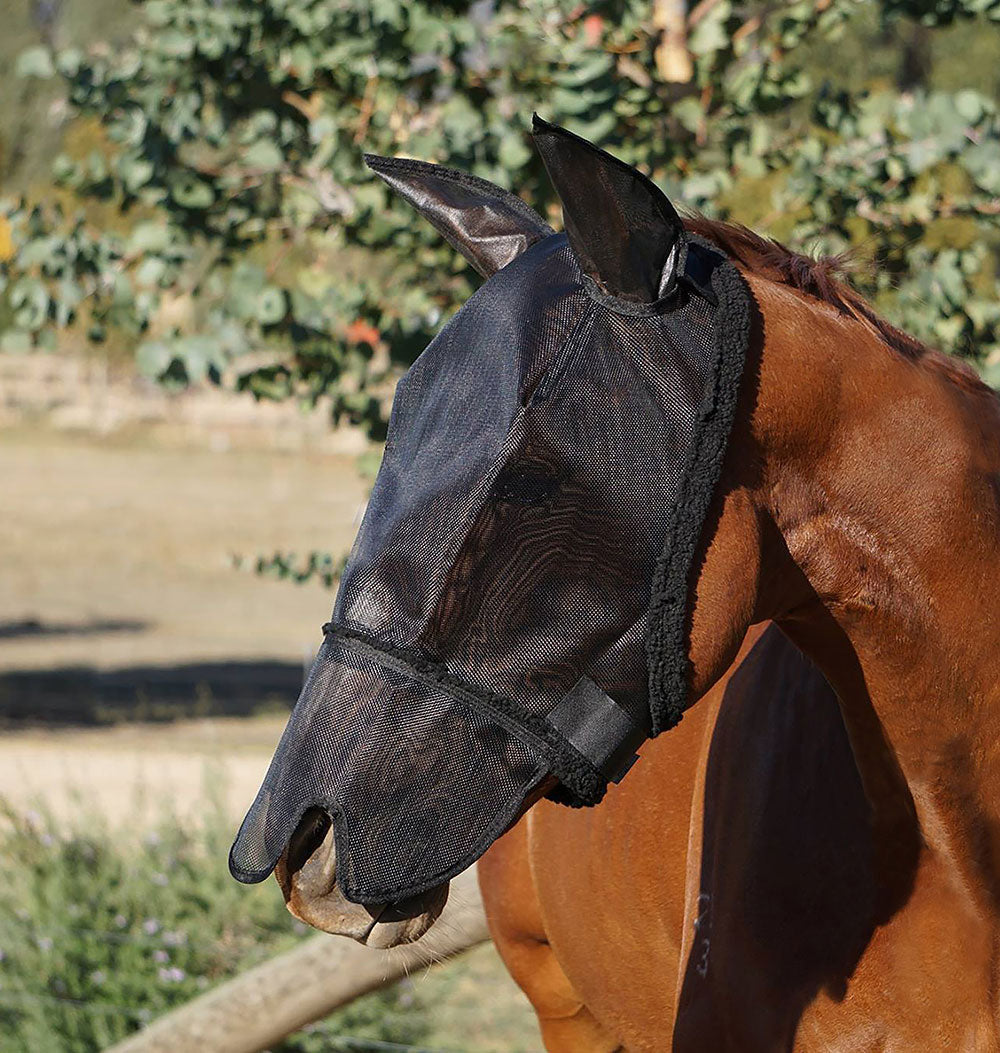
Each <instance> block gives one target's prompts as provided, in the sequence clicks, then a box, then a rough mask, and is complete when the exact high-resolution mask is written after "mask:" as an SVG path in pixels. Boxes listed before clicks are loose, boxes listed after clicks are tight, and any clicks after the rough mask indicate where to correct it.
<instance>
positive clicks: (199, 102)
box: [0, 0, 1000, 435]
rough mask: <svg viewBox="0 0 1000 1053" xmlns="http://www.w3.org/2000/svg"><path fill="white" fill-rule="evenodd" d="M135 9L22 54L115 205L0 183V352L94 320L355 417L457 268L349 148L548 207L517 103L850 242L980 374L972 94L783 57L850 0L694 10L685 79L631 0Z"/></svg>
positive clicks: (850, 22)
mask: <svg viewBox="0 0 1000 1053" xmlns="http://www.w3.org/2000/svg"><path fill="white" fill-rule="evenodd" d="M142 10H143V12H144V15H145V20H146V26H145V27H144V28H143V29H141V30H140V31H139V32H138V33H137V34H136V35H135V37H134V40H133V42H132V44H131V45H130V46H129V47H126V48H123V49H118V50H116V51H115V52H113V53H112V52H110V51H104V52H101V51H98V52H95V53H91V54H87V55H84V54H81V53H80V52H79V51H74V50H69V51H62V52H59V53H58V54H55V55H48V54H47V53H44V54H43V53H42V52H40V51H39V50H38V49H34V50H32V51H30V52H27V53H25V54H24V55H23V56H22V59H21V67H22V72H24V73H25V74H26V75H29V76H33V77H44V76H47V75H49V74H50V73H52V75H54V76H56V77H58V78H61V79H62V80H63V82H64V83H65V86H66V90H67V91H68V94H69V99H70V102H71V103H72V105H73V107H75V110H76V112H77V113H79V114H80V115H82V116H85V117H88V118H90V119H95V118H96V119H97V120H99V121H100V123H101V126H102V127H103V129H104V132H105V135H106V139H107V143H106V148H105V149H101V150H96V151H92V152H91V153H90V154H88V155H87V156H75V155H74V156H69V155H67V156H62V157H60V158H59V159H58V160H57V163H56V166H55V176H56V178H57V180H58V182H59V183H60V184H62V185H63V186H64V187H65V188H66V190H67V192H68V193H69V198H68V200H72V201H76V202H77V203H78V205H85V204H86V203H88V202H106V203H111V204H112V205H113V207H114V208H115V210H116V211H117V212H118V213H119V214H121V215H123V216H127V217H130V224H131V225H130V230H129V233H128V235H127V236H121V235H118V234H115V233H113V232H108V231H105V230H102V229H100V228H99V227H97V226H96V225H95V224H94V223H93V222H92V221H90V220H88V218H87V217H88V215H89V213H88V212H87V211H86V209H84V210H83V211H82V212H80V213H79V214H74V215H69V214H64V213H63V211H62V210H61V209H59V208H58V207H55V206H46V207H41V206H34V207H32V206H31V205H30V204H29V203H27V202H23V201H22V202H8V203H7V204H6V206H3V208H2V209H0V225H2V224H3V223H6V224H7V226H8V228H9V230H10V232H11V239H12V242H13V246H14V248H13V250H12V252H11V253H10V254H9V255H10V259H8V261H7V263H6V264H2V265H0V266H2V267H3V270H2V272H0V319H4V318H9V319H10V321H9V322H7V323H4V324H5V327H6V329H7V331H6V332H5V333H4V334H3V336H2V340H3V346H4V347H6V348H9V349H11V350H17V349H23V348H24V347H26V346H31V345H32V344H44V343H45V342H46V341H48V342H50V343H51V341H52V333H53V331H54V330H56V329H58V328H59V327H62V326H67V325H78V326H81V327H84V328H85V329H86V330H87V332H88V334H89V336H90V338H91V339H92V340H95V341H100V340H103V339H105V338H106V337H107V336H108V334H109V333H111V332H112V331H115V332H121V333H123V334H125V335H126V336H127V337H129V338H130V339H132V340H134V342H135V344H136V345H137V348H138V350H137V356H138V366H139V368H140V370H141V371H142V372H143V373H144V374H145V375H147V376H149V377H152V378H154V379H157V380H159V381H161V382H163V383H165V384H168V385H170V386H175V387H176V386H183V385H185V384H188V383H192V382H201V381H204V380H208V381H211V382H215V383H226V384H231V385H232V386H233V387H235V388H237V389H238V390H243V391H247V392H250V393H251V394H253V395H254V396H255V397H256V398H267V399H285V398H297V399H300V400H302V402H303V404H304V405H306V406H312V405H315V404H316V403H317V402H318V401H319V400H326V399H328V400H329V402H330V405H331V408H332V412H333V415H334V417H336V418H339V417H340V416H342V415H346V416H347V417H349V418H350V419H351V420H354V421H356V422H358V423H361V424H364V425H365V426H366V427H367V428H368V429H369V430H370V431H371V432H372V433H373V434H375V435H379V434H381V433H382V432H383V431H384V424H385V419H386V414H387V408H388V402H389V400H390V398H391V393H392V388H393V381H394V379H395V377H396V376H397V375H398V370H399V368H401V367H402V366H405V365H406V364H407V363H409V362H410V361H412V359H413V358H414V356H415V355H416V354H417V353H418V352H419V350H420V349H421V348H422V347H423V346H424V344H425V343H426V342H427V340H428V339H429V337H430V335H431V334H432V332H433V331H434V330H435V328H436V327H437V326H438V325H439V324H440V321H441V319H442V318H443V317H445V316H446V315H447V314H448V313H449V312H451V311H453V310H454V309H455V307H456V306H457V305H458V304H459V303H460V302H461V301H462V300H463V299H464V298H465V296H466V295H467V294H468V292H469V291H470V288H471V287H472V286H471V282H470V274H469V271H468V269H467V268H466V267H465V266H464V264H463V263H462V262H461V261H460V260H457V259H456V258H455V254H454V253H453V252H452V251H451V250H450V249H448V248H446V247H444V246H442V244H441V241H440V239H439V238H438V237H437V236H436V235H435V234H434V232H433V231H432V230H431V229H430V228H429V227H427V226H426V225H425V224H421V223H418V222H416V221H415V220H414V218H413V216H412V214H411V213H410V211H409V209H408V208H407V206H405V205H404V204H402V203H401V202H399V201H396V200H393V199H392V197H391V196H390V194H389V192H388V191H387V189H386V188H385V187H383V186H382V185H381V184H380V183H379V182H378V181H377V180H375V179H373V178H372V177H371V176H370V174H369V173H367V172H366V171H365V169H364V168H363V166H362V163H361V150H362V147H363V148H364V149H368V150H372V151H375V152H383V153H405V154H409V155H414V156H418V157H422V158H427V159H431V160H437V161H444V162H447V163H449V164H452V165H454V166H455V167H458V168H463V169H466V170H470V171H472V172H475V173H476V174H478V175H481V176H484V177H486V178H489V179H494V180H496V181H498V182H500V183H503V184H505V185H508V186H512V187H515V188H517V189H518V190H519V191H521V192H523V193H524V194H525V196H526V197H527V198H528V200H530V201H531V202H532V203H533V204H535V205H537V206H539V207H541V208H542V209H544V208H546V207H547V206H551V204H552V202H551V200H550V191H549V189H548V187H547V183H546V181H545V179H544V177H543V173H542V170H541V166H540V163H539V161H538V159H537V157H536V156H535V154H534V152H533V150H532V149H531V148H530V143H529V139H528V135H527V120H528V117H529V115H530V113H531V111H532V110H533V109H536V108H537V109H539V110H540V111H541V112H543V113H544V115H545V116H546V117H547V118H549V119H553V120H557V121H562V122H565V123H566V124H568V125H569V126H570V127H572V128H573V129H575V130H576V131H579V132H580V133H582V134H584V135H586V136H588V137H591V138H593V139H596V140H598V141H600V142H602V143H604V144H606V145H609V146H611V147H613V148H615V149H616V150H617V152H618V153H620V154H621V155H622V156H624V157H625V158H626V159H627V160H629V161H630V162H632V163H635V164H638V165H640V166H641V167H643V168H644V169H646V170H647V171H649V172H650V173H651V174H652V175H653V177H654V178H656V179H657V180H658V181H659V182H660V183H661V184H662V185H663V186H664V187H665V188H666V189H667V190H668V192H669V193H671V194H672V195H674V197H675V198H676V199H677V200H679V201H680V202H682V203H684V204H686V205H688V206H690V207H694V208H699V209H702V210H705V211H707V212H710V213H716V214H721V215H723V216H725V215H729V214H733V216H734V218H736V219H740V220H744V221H748V222H751V223H753V224H754V225H755V226H757V227H758V228H762V229H766V230H770V231H771V232H773V233H775V234H777V235H780V236H782V237H784V238H787V239H790V240H792V241H802V240H810V241H812V240H815V241H818V242H819V243H820V244H821V245H822V246H823V247H829V248H832V249H838V250H839V249H842V248H845V247H847V248H857V249H860V250H861V251H862V252H863V253H866V254H868V255H872V256H874V257H875V258H876V260H877V262H878V264H879V266H878V268H873V271H872V276H871V277H870V278H869V279H868V281H867V286H866V288H865V291H866V292H868V293H869V294H871V295H873V296H874V297H875V298H876V300H877V302H878V304H879V306H880V307H881V308H882V309H883V310H884V311H886V312H887V313H888V314H889V316H890V317H891V318H892V319H893V320H894V321H896V322H897V324H899V325H901V326H902V327H903V328H906V329H908V330H911V331H913V332H914V333H915V334H916V335H918V336H921V337H924V338H926V339H928V340H930V341H931V342H933V343H936V344H938V345H939V346H942V347H944V348H945V349H947V350H952V351H955V352H958V353H961V354H964V355H967V356H970V357H971V358H973V359H974V360H976V361H978V362H980V363H987V362H988V363H990V364H988V365H987V366H984V368H986V369H987V370H989V371H990V373H989V375H991V376H992V375H993V372H994V366H993V365H992V363H994V361H995V360H996V358H997V355H998V348H1000V338H998V335H997V334H998V330H997V325H998V319H997V313H996V310H995V309H994V307H993V306H991V305H992V304H995V302H996V300H997V296H996V277H995V274H996V268H995V255H996V239H995V236H994V235H993V233H992V231H993V228H994V227H995V217H996V214H997V211H998V196H1000V182H998V177H997V171H998V170H1000V169H998V165H997V161H998V160H1000V134H998V132H1000V123H998V116H997V111H996V106H995V104H994V102H993V101H992V99H990V98H988V97H986V95H984V94H979V93H977V92H975V91H973V90H971V89H965V90H961V91H958V92H956V93H951V94H945V93H941V92H928V91H923V90H922V91H920V92H917V93H912V92H911V93H907V94H901V93H900V92H899V91H898V90H896V89H893V88H889V87H887V86H886V85H885V83H884V82H882V83H880V84H871V85H865V84H864V83H863V82H862V83H861V84H857V83H856V82H855V83H854V84H852V86H851V89H850V90H839V89H837V88H835V87H833V86H831V85H830V84H828V83H827V82H826V81H825V80H824V71H823V69H822V68H821V67H820V68H818V69H817V63H816V62H815V61H812V60H809V61H807V58H808V57H809V56H813V58H814V57H815V55H816V54H817V49H819V48H826V49H827V50H828V51H829V50H830V49H835V48H837V46H838V41H841V40H843V39H844V37H845V35H847V34H851V33H852V32H857V31H858V29H857V26H858V25H859V21H858V20H859V19H863V18H864V17H867V15H868V14H869V13H870V10H871V6H870V5H867V4H865V3H863V2H861V0H829V2H827V3H816V2H814V0H796V2H793V3H787V4H780V5H762V4H748V5H743V4H736V3H734V2H732V0H718V2H716V3H714V4H709V5H704V4H703V5H699V6H698V7H697V8H695V9H693V10H692V25H691V27H690V34H689V48H690V51H691V53H692V58H693V65H694V74H693V79H692V82H691V83H690V84H683V85H677V84H666V83H662V82H660V81H658V80H657V78H656V75H655V70H656V64H655V61H654V56H653V53H654V49H655V47H656V45H657V43H658V37H657V34H656V31H655V30H654V27H653V26H652V22H651V4H650V3H648V2H647V0H641V2H640V0H614V2H596V3H595V4H594V5H593V6H592V8H591V10H590V11H584V10H582V9H581V8H580V6H579V5H578V4H577V3H576V2H575V0H521V2H518V3H515V2H513V0H478V2H476V3H472V4H468V3H456V2H447V3H446V2H441V0H376V2H374V3H373V2H372V0H232V2H230V3H226V4H215V3H213V2H211V0H145V3H144V4H143V5H142ZM879 11H880V15H881V18H882V21H883V24H884V25H886V26H889V27H893V26H898V25H901V23H900V22H899V20H900V19H903V18H907V19H911V20H918V21H919V22H920V23H922V24H923V25H926V26H929V27H941V26H945V25H947V24H948V23H951V22H954V21H956V20H959V21H962V20H964V21H968V20H971V19H981V20H983V22H984V25H991V24H992V21H996V20H997V19H1000V2H998V0H965V2H959V0H939V2H927V0H883V2H882V3H881V4H880V5H879ZM695 16H696V17H695ZM890 31H891V30H890ZM934 31H935V32H944V30H941V29H939V28H935V30H934ZM991 31H994V32H995V30H991ZM52 71H55V72H54V73H53V72H52ZM817 74H818V76H817Z"/></svg>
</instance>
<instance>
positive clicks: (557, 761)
mask: <svg viewBox="0 0 1000 1053" xmlns="http://www.w3.org/2000/svg"><path fill="white" fill-rule="evenodd" d="M323 632H324V633H325V634H326V635H328V636H335V637H343V638H344V639H347V640H358V641H360V642H361V643H363V644H366V645H367V646H368V647H370V648H372V649H373V650H374V651H380V652H382V653H383V654H386V655H389V656H390V657H392V658H394V659H396V660H397V661H398V662H402V663H403V664H405V665H407V666H409V667H410V668H411V669H413V670H414V671H415V672H417V673H419V674H420V676H421V678H422V679H423V680H429V681H432V682H434V683H437V684H441V686H442V687H446V688H451V689H452V690H453V691H455V692H457V693H459V694H460V695H463V694H464V695H472V696H473V697H474V698H475V699H476V700H477V701H478V702H479V703H480V704H481V705H482V706H483V707H484V708H485V709H487V710H492V711H493V712H494V713H496V714H497V715H498V716H500V717H504V718H506V719H505V720H504V721H503V726H504V727H506V728H508V729H509V730H511V731H512V733H514V734H516V729H517V727H518V725H520V726H521V727H522V728H524V729H525V730H526V731H528V732H529V733H530V735H531V737H532V739H535V740H541V742H542V743H543V744H544V746H545V747H546V748H547V752H546V758H545V759H546V762H547V764H548V765H549V771H550V772H551V774H552V775H553V776H555V778H557V779H558V780H559V782H560V784H561V791H562V792H559V790H556V791H553V794H552V795H551V796H553V798H554V799H556V800H559V801H560V802H561V803H563V804H570V805H573V806H575V807H582V806H585V805H591V804H597V802H598V801H600V800H601V798H603V797H604V794H605V792H606V791H607V788H608V780H607V778H606V777H605V776H604V775H602V774H601V772H600V771H598V769H597V768H595V767H594V765H593V764H591V763H590V761H588V760H587V758H586V757H584V756H583V754H582V753H579V752H578V751H577V750H576V749H574V748H573V746H571V745H570V743H568V742H567V741H566V740H565V739H564V738H563V737H562V736H561V735H560V734H559V733H558V732H557V731H556V730H555V728H554V727H552V725H551V724H549V722H548V721H547V720H545V719H544V718H543V717H540V716H539V715H538V714H537V713H533V712H531V711H530V710H527V709H525V708H524V707H523V706H521V705H519V704H518V703H517V702H515V701H514V700H513V699H511V698H507V697H506V696H505V695H498V694H496V693H494V692H493V691H487V690H486V689H485V688H481V687H477V686H476V685H474V684H469V683H467V682H466V681H464V680H462V679H460V678H459V677H457V676H455V675H454V674H453V673H452V672H451V671H450V670H449V669H448V668H447V666H445V665H444V664H443V663H441V662H438V661H437V660H435V659H433V658H431V657H429V656H428V655H426V654H424V653H423V652H421V651H419V650H417V649H415V648H409V647H399V646H397V645H395V644H390V643H385V642H384V641H382V640H377V639H375V638H374V637H373V636H371V635H369V634H368V633H365V632H360V631H358V630H357V629H352V628H349V627H348V626H346V625H337V624H335V623H334V622H327V623H326V625H324V626H323ZM511 725H513V727H512V726H511ZM522 741H525V742H526V743H527V744H528V745H530V746H533V747H534V748H536V749H537V748H538V743H537V742H535V741H529V740H528V739H527V738H525V737H522Z"/></svg>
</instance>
